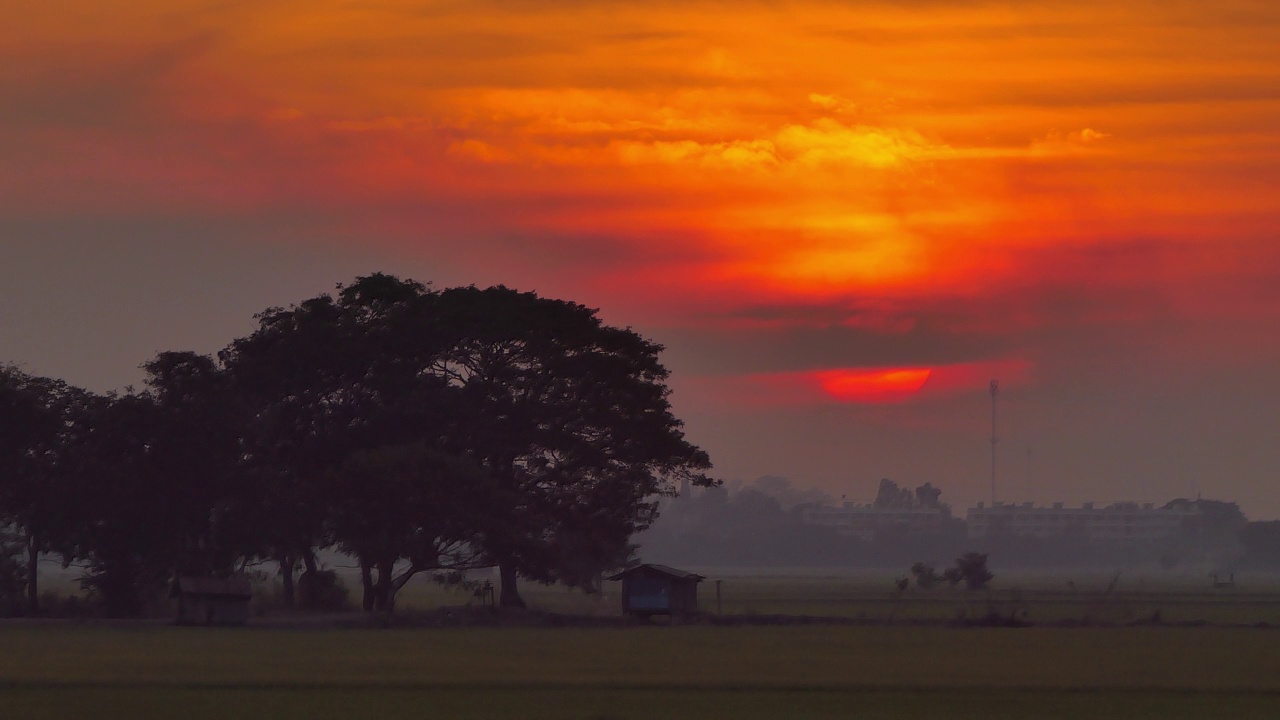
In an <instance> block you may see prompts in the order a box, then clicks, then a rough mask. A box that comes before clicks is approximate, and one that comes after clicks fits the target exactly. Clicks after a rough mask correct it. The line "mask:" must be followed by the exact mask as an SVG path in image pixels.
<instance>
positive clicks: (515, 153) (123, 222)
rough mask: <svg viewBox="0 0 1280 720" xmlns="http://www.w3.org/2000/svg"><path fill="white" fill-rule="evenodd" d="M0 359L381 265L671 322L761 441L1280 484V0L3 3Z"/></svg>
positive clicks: (727, 432) (793, 468)
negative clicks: (993, 390) (993, 389)
mask: <svg viewBox="0 0 1280 720" xmlns="http://www.w3.org/2000/svg"><path fill="white" fill-rule="evenodd" d="M0 16H3V17H4V18H6V21H5V22H4V23H0V253H2V254H0V361H5V362H13V363H18V364H19V365H21V366H22V367H23V368H25V369H26V370H28V371H30V372H36V373H39V374H45V375H51V376H55V377H61V378H64V379H66V380H68V381H69V382H73V383H76V384H79V385H82V386H85V387H88V388H90V389H93V390H97V391H105V390H109V389H113V388H120V387H124V386H127V385H131V384H132V385H137V384H139V383H140V381H141V378H142V372H141V371H140V370H139V368H138V366H139V365H140V364H141V363H142V362H144V361H146V360H147V359H149V358H150V357H152V356H154V355H155V354H156V353H157V352H161V351H165V350H186V349H190V350H197V351H200V352H214V351H216V350H218V349H219V348H221V347H223V346H225V345H226V344H228V343H229V342H230V341H231V340H232V339H233V338H235V337H238V336H242V335H244V334H247V333H248V332H250V331H251V330H252V328H253V315H254V313H256V312H259V311H261V310H263V309H265V308H267V307H270V306H284V305H288V304H290V303H294V302H299V301H301V300H303V299H306V298H309V297H312V296H315V295H317V294H320V293H323V292H327V291H331V290H332V289H333V288H334V287H335V286H336V285H337V284H339V283H343V282H350V281H351V280H352V279H354V278H355V277H357V276H359V275H362V274H367V273H370V272H375V271H383V272H388V273H392V274H396V275H400V276H403V277H411V278H414V279H417V280H420V281H429V282H431V283H433V284H434V285H435V286H437V287H448V286H453V285H467V284H477V285H482V286H484V285H490V284H497V283H502V284H506V285H508V286H510V287H515V288H519V289H524V290H534V291H537V292H538V293H540V294H542V295H546V296H551V297H560V298H566V299H571V300H575V301H577V302H581V303H583V304H586V305H588V306H590V307H593V308H599V311H600V315H601V317H602V318H603V319H604V320H605V321H606V322H609V323H611V324H614V325H619V326H630V327H633V328H635V329H636V330H638V331H639V332H641V333H642V334H644V335H645V336H646V337H649V338H651V339H653V340H655V341H657V342H660V343H662V344H663V345H665V346H666V348H667V349H666V351H665V353H664V355H663V359H664V362H665V363H666V365H667V367H668V368H669V369H670V370H671V372H672V377H671V380H670V385H671V388H672V390H673V392H672V396H671V401H672V404H673V406H674V408H675V411H676V413H677V415H678V416H680V417H681V418H682V419H684V420H685V422H686V428H685V429H686V432H687V435H688V438H689V439H690V440H691V441H693V442H694V443H696V444H699V445H700V446H702V447H703V448H704V449H706V450H707V451H708V452H709V453H710V454H711V456H712V460H713V461H714V462H715V464H716V473H717V474H718V475H719V476H721V477H725V478H747V479H749V478H753V477H756V476H759V475H766V474H772V475H782V476H786V477H788V478H790V479H791V480H792V481H793V482H794V483H795V484H797V485H800V486H803V487H816V488H821V489H823V490H825V491H827V492H829V493H831V494H832V496H833V497H838V496H845V497H846V498H847V499H848V500H869V499H871V497H872V496H873V495H874V492H875V487H876V484H877V483H878V481H879V479H880V478H883V477H887V478H891V479H894V480H896V481H898V482H899V483H902V484H904V485H909V486H915V485H917V484H921V483H923V482H926V481H928V482H932V483H933V484H934V485H936V486H938V487H940V488H942V490H943V496H942V499H943V500H944V501H949V502H950V503H952V504H953V506H955V507H956V508H958V509H963V508H965V507H968V506H970V505H971V504H972V503H975V502H977V501H982V500H990V498H991V496H992V487H991V486H992V482H991V474H992V467H991V462H992V459H991V421H992V398H991V395H990V391H989V383H990V382H991V380H993V379H994V380H998V381H999V392H998V395H997V398H996V419H997V429H996V434H997V435H998V438H999V439H998V442H997V443H996V449H997V459H996V483H995V497H996V499H998V500H1001V501H1007V502H1024V501H1034V502H1037V503H1041V502H1049V501H1065V502H1067V503H1071V504H1075V503H1079V502H1083V501H1094V502H1111V501H1122V500H1134V501H1141V502H1164V501H1167V500H1169V499H1172V498H1174V497H1180V496H1188V495H1194V494H1197V493H1200V494H1202V495H1203V496H1204V497H1206V498H1216V499H1226V500H1232V501H1236V502H1239V503H1240V504H1241V506H1242V508H1243V509H1244V511H1245V512H1246V514H1247V515H1248V516H1249V517H1250V518H1251V519H1273V518H1277V517H1280V372H1277V371H1278V370H1280V229H1278V228H1280V123H1277V122H1276V119H1277V118H1280V4H1277V3H1275V2H1272V1H1270V0H1259V1H1248V2H1246V1H1242V0H1220V1H1217V2H1213V3H1206V2H1199V1H1195V2H1190V1H1187V0H1159V1H1155V0H1153V1H1151V2H1147V1H1145V0H1138V1H1129V0H1108V1H1106V2H1101V1H1098V0H1075V1H1074V2H1069V3H1068V2H1046V1H1043V0H1025V1H1022V2H999V1H994V2H968V1H965V0H961V1H957V2H942V1H941V0H937V1H934V0H885V1H884V2H863V1H861V0H826V1H818V0H793V1H790V2H780V1H779V2H767V1H764V0H760V1H750V0H739V1H736V2H729V1H727V0H726V1H710V0H683V1H681V2H662V1H658V0H653V1H649V2H638V1H626V0H597V1H594V2H593V1H588V0H555V1H554V2H553V1H551V0H501V1H499V0H470V1H468V2H461V1H442V0H440V1H437V0H414V1H412V2H410V1H408V0H369V1H367V2H354V1H350V0H346V1H339V0H308V1H307V2H305V3H304V2H294V1H292V0H278V1H272V2H261V1H260V0H254V1H252V2H250V1H242V0H207V1H194V0H163V1H160V0H133V1H132V2H130V3H102V2H98V1H97V0H58V1H57V2H47V3H26V2H21V3H20V2H17V1H16V0H0Z"/></svg>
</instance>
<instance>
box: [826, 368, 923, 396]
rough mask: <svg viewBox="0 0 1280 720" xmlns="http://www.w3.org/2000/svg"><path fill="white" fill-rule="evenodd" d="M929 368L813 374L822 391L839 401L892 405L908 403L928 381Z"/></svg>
mask: <svg viewBox="0 0 1280 720" xmlns="http://www.w3.org/2000/svg"><path fill="white" fill-rule="evenodd" d="M931 372H932V371H931V370H930V369H929V368H889V369H876V370H861V369H846V370H826V371H822V372H818V373H815V374H814V377H815V378H816V379H817V381H818V383H819V385H821V387H822V390H823V392H825V393H826V394H827V395H828V396H830V397H832V398H834V399H836V400H839V401H841V402H856V403H894V402H902V401H903V400H907V399H908V398H910V397H911V396H913V395H915V394H916V393H917V392H919V391H920V388H922V387H924V384H925V383H926V382H927V381H928V380H929V375H930V374H931Z"/></svg>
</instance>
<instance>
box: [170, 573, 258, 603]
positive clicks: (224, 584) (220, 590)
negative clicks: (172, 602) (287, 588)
mask: <svg viewBox="0 0 1280 720" xmlns="http://www.w3.org/2000/svg"><path fill="white" fill-rule="evenodd" d="M179 594H182V595H217V596H221V597H240V598H247V597H253V583H251V582H249V578H247V577H245V576H243V575H236V576H233V577H229V578H213V577H196V576H192V575H182V576H179V577H178V578H177V579H176V580H174V581H173V591H172V592H171V593H170V595H171V596H173V597H177V596H178V595H179Z"/></svg>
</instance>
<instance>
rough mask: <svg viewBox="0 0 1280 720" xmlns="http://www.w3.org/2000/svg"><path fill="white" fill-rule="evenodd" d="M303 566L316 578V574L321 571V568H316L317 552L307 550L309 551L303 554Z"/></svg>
mask: <svg viewBox="0 0 1280 720" xmlns="http://www.w3.org/2000/svg"><path fill="white" fill-rule="evenodd" d="M302 566H303V567H305V568H306V569H307V572H309V573H311V576H312V577H315V574H316V572H317V571H319V568H317V567H316V552H315V550H312V549H311V548H307V551H306V552H305V553H303V554H302Z"/></svg>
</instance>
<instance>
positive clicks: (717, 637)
mask: <svg viewBox="0 0 1280 720" xmlns="http://www.w3.org/2000/svg"><path fill="white" fill-rule="evenodd" d="M1277 667H1280V631H1272V630H1259V629H1249V628H1222V627H1196V628H1171V627H1159V628H1089V629H1082V628H1081V629H1066V628H1022V629H991V628H973V629H960V628H950V627H921V626H901V627H892V626H891V627H884V626H869V627H862V626H782V627H708V626H676V627H634V628H528V627H508V628H455V629H406V628H394V629H386V630H371V629H338V628H327V629H281V628H266V627H263V628H245V629H238V630H225V629H201V628H175V627H166V626H158V625H113V626H107V625H94V626H84V625H59V624H42V625H19V624H13V625H6V626H0V716H2V717H6V718H8V717H15V718H18V717H21V718H63V717H92V718H116V717H119V718H153V717H154V718H161V717H187V718H221V717H270V718H304V717H305V718H343V719H344V720H345V719H346V718H351V717H369V716H372V715H374V714H376V715H377V716H379V717H393V718H399V717H442V718H454V717H457V718H642V717H643V718H651V717H670V718H719V717H724V718H766V717H788V718H836V717H841V718H844V717H870V718H879V717H884V718H890V717H893V718H897V717H921V718H925V717H927V718H950V717H957V718H1028V717H1034V718H1041V717H1044V718H1077V717H1107V718H1110V717H1116V718H1121V717H1123V718H1133V717H1150V718H1192V717H1234V718H1239V717H1257V718H1272V717H1277V716H1280V675H1278V674H1277V673H1276V672H1275V668H1277Z"/></svg>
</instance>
